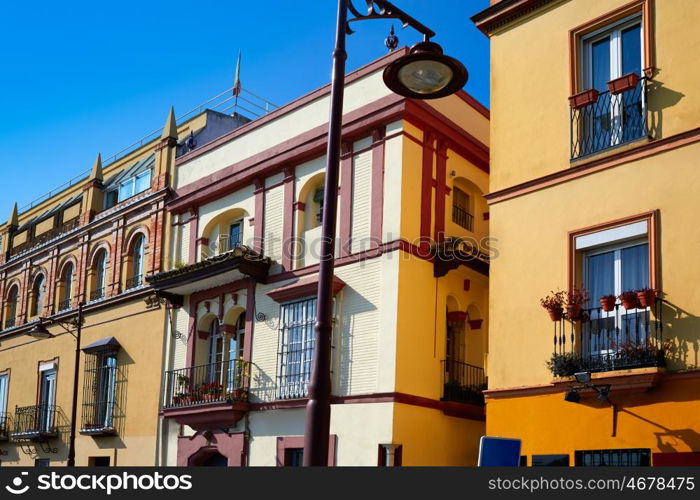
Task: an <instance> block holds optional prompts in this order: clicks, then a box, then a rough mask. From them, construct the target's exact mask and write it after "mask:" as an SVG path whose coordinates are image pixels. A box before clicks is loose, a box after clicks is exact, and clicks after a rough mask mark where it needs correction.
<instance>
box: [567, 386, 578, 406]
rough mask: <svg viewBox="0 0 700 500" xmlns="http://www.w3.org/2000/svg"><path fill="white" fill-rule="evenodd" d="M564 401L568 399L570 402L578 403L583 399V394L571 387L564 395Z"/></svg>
mask: <svg viewBox="0 0 700 500" xmlns="http://www.w3.org/2000/svg"><path fill="white" fill-rule="evenodd" d="M564 401H568V402H569V403H578V402H579V401H581V395H580V394H579V393H578V391H577V390H575V389H571V390H570V391H568V392H567V393H566V394H565V395H564Z"/></svg>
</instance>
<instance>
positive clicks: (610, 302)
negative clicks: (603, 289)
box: [598, 295, 617, 312]
mask: <svg viewBox="0 0 700 500" xmlns="http://www.w3.org/2000/svg"><path fill="white" fill-rule="evenodd" d="M598 301H599V302H600V307H602V308H603V311H605V312H612V311H614V310H615V302H617V297H615V296H614V295H603V296H602V297H601V298H600V299H598Z"/></svg>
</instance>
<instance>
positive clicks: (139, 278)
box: [126, 274, 143, 290]
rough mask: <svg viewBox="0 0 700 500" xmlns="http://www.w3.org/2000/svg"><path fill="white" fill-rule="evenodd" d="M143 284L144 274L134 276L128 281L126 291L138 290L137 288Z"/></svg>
mask: <svg viewBox="0 0 700 500" xmlns="http://www.w3.org/2000/svg"><path fill="white" fill-rule="evenodd" d="M142 283H143V275H142V274H139V275H136V276H132V277H131V278H129V279H127V280H126V289H127V290H130V289H132V288H136V287H137V286H140V285H141V284H142Z"/></svg>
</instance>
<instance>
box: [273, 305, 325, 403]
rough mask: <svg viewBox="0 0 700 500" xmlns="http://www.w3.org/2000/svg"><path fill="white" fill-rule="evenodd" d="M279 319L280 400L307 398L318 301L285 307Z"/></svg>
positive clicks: (278, 395) (278, 364)
mask: <svg viewBox="0 0 700 500" xmlns="http://www.w3.org/2000/svg"><path fill="white" fill-rule="evenodd" d="M280 319H281V321H280V327H279V329H280V330H279V350H278V355H277V398H278V399H297V398H304V397H306V396H307V394H308V386H309V379H310V378H311V365H312V360H313V354H314V342H315V341H314V323H315V319H316V298H315V297H314V298H310V299H305V300H300V301H297V302H290V303H287V304H283V305H282V307H281V312H280Z"/></svg>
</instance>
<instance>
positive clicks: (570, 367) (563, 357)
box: [547, 352, 584, 377]
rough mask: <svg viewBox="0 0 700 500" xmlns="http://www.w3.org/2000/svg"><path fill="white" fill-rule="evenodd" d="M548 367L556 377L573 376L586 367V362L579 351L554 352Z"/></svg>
mask: <svg viewBox="0 0 700 500" xmlns="http://www.w3.org/2000/svg"><path fill="white" fill-rule="evenodd" d="M547 368H549V371H550V372H552V375H554V376H555V377H571V376H573V375H574V373H577V372H580V371H582V370H583V369H584V363H583V359H582V358H581V356H580V355H579V354H578V353H575V352H566V353H554V354H552V357H551V358H550V359H549V361H547Z"/></svg>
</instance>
